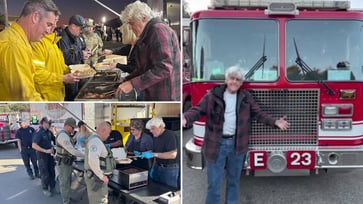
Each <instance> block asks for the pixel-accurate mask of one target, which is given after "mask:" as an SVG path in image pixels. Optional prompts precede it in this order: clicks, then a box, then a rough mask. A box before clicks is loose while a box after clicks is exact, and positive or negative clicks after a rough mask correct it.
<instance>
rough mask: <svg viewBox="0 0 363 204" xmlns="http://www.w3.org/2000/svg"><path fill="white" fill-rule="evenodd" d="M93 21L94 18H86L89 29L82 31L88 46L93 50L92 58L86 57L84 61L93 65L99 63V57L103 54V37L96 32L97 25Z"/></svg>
mask: <svg viewBox="0 0 363 204" xmlns="http://www.w3.org/2000/svg"><path fill="white" fill-rule="evenodd" d="M93 22H94V21H93V19H91V18H87V19H86V25H87V30H86V32H84V33H82V36H83V38H84V40H85V42H86V47H87V49H89V50H90V51H91V56H90V58H88V59H86V60H85V61H84V62H85V63H86V64H89V65H91V66H93V65H94V64H96V63H97V60H98V58H99V57H100V56H101V54H102V47H103V42H102V39H101V37H100V36H99V35H97V33H95V32H94V31H95V25H94V23H93Z"/></svg>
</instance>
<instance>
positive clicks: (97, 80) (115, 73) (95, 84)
mask: <svg viewBox="0 0 363 204" xmlns="http://www.w3.org/2000/svg"><path fill="white" fill-rule="evenodd" d="M121 73H122V71H121V70H118V69H117V70H107V71H97V72H96V74H94V76H93V77H91V78H90V79H89V80H88V81H87V82H86V83H85V85H84V86H83V87H82V88H81V89H80V91H79V93H78V94H77V96H76V98H75V100H111V101H112V100H113V101H117V100H118V97H117V96H116V94H115V92H116V89H117V87H118V86H119V85H120V83H121V82H122V79H123V78H122V77H121Z"/></svg>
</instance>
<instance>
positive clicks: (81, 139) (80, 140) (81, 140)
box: [77, 137, 85, 143]
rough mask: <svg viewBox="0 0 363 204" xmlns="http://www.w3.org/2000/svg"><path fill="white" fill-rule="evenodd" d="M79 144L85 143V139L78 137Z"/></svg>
mask: <svg viewBox="0 0 363 204" xmlns="http://www.w3.org/2000/svg"><path fill="white" fill-rule="evenodd" d="M77 142H79V143H81V142H85V140H84V138H83V137H78V138H77Z"/></svg>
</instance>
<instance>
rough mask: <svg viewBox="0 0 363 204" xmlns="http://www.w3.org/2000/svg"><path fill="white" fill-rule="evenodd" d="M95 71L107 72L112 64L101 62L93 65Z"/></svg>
mask: <svg viewBox="0 0 363 204" xmlns="http://www.w3.org/2000/svg"><path fill="white" fill-rule="evenodd" d="M93 67H94V68H95V70H97V71H106V70H109V69H110V63H109V62H100V63H96V64H94V65H93Z"/></svg>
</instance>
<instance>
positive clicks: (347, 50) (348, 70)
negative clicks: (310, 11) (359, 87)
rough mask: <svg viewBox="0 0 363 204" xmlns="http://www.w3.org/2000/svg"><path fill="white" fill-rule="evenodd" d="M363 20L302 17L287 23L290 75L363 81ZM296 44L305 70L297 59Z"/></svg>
mask: <svg viewBox="0 0 363 204" xmlns="http://www.w3.org/2000/svg"><path fill="white" fill-rule="evenodd" d="M362 37H363V22H361V21H357V20H313V19H309V20H298V19H293V20H290V21H288V22H287V24H286V62H285V63H286V65H285V68H286V73H287V79H288V80H290V81H292V82H294V81H296V82H302V81H310V82H311V81H316V80H324V81H350V80H358V81H363V73H362V71H363V70H362V65H363V59H362V56H363V38H362ZM296 44H297V45H298V50H299V54H300V58H301V60H303V62H305V63H306V64H308V65H309V67H310V68H311V69H310V70H304V69H302V68H301V66H299V65H298V63H297V60H296V59H297V57H298V56H296Z"/></svg>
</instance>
